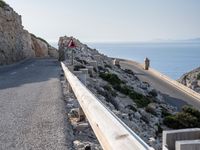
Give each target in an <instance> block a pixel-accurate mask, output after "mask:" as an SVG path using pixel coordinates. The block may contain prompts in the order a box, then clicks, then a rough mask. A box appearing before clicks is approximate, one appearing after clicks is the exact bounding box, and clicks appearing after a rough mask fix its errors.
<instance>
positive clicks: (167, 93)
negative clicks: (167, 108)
mask: <svg viewBox="0 0 200 150" xmlns="http://www.w3.org/2000/svg"><path fill="white" fill-rule="evenodd" d="M120 65H121V67H122V68H123V69H125V68H126V69H131V70H132V71H133V72H134V73H135V74H136V75H137V77H138V78H139V79H140V80H141V81H144V82H148V83H149V84H150V85H151V86H152V87H153V88H154V89H156V90H158V91H160V92H161V93H162V95H163V97H164V100H165V101H166V102H167V103H169V104H171V105H173V106H176V107H177V108H178V110H180V109H181V107H182V106H184V105H186V104H190V105H193V106H194V107H196V108H198V109H200V102H198V101H197V100H196V99H195V98H193V97H192V96H190V95H188V94H186V93H184V92H182V91H181V90H179V89H177V88H176V87H174V86H172V85H171V84H169V83H168V82H167V81H165V80H162V79H160V78H158V77H157V76H155V75H154V74H152V73H151V72H148V71H146V70H144V69H143V68H142V67H141V66H139V65H138V64H137V63H135V62H132V61H125V60H122V61H120Z"/></svg>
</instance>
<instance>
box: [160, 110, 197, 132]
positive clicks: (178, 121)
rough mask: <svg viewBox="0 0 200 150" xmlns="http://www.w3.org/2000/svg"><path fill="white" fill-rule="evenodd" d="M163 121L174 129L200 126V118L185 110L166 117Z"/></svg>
mask: <svg viewBox="0 0 200 150" xmlns="http://www.w3.org/2000/svg"><path fill="white" fill-rule="evenodd" d="M163 123H164V124H165V125H167V126H168V127H170V128H173V129H182V128H194V127H199V122H198V119H197V118H196V117H194V116H192V115H191V114H189V113H184V112H180V113H177V114H176V115H170V116H167V117H165V119H164V120H163Z"/></svg>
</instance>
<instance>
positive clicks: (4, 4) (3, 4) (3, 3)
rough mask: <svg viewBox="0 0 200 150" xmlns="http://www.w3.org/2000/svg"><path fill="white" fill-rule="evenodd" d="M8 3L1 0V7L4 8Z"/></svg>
mask: <svg viewBox="0 0 200 150" xmlns="http://www.w3.org/2000/svg"><path fill="white" fill-rule="evenodd" d="M6 5H7V4H6V3H5V2H4V1H3V0H0V7H1V8H3V7H5V6H6Z"/></svg>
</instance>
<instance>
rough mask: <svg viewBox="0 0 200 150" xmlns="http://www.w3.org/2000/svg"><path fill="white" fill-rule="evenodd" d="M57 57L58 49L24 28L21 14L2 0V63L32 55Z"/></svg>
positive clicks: (0, 10) (0, 55) (12, 61)
mask: <svg viewBox="0 0 200 150" xmlns="http://www.w3.org/2000/svg"><path fill="white" fill-rule="evenodd" d="M35 56H36V57H47V56H53V57H57V56H58V54H57V50H56V49H55V48H53V47H51V46H50V45H49V44H48V43H46V42H44V41H43V40H41V39H39V38H37V37H35V36H33V35H31V34H30V33H29V32H28V31H26V30H24V27H23V26H22V21H21V16H20V15H18V14H17V13H16V12H15V11H14V10H13V9H12V8H11V7H10V6H9V5H7V4H6V3H5V2H3V1H2V0H0V65H5V64H11V63H14V62H17V61H19V60H22V59H24V58H31V57H35Z"/></svg>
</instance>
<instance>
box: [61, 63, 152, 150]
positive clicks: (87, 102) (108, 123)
mask: <svg viewBox="0 0 200 150" xmlns="http://www.w3.org/2000/svg"><path fill="white" fill-rule="evenodd" d="M61 66H62V68H63V71H64V74H65V77H66V79H67V80H68V82H69V84H70V86H71V88H72V90H73V92H74V94H75V96H76V97H77V99H78V101H79V104H80V106H81V108H82V109H83V111H84V113H85V115H86V117H87V119H88V121H89V123H90V125H91V127H92V129H93V131H94V133H95V135H96V137H97V139H98V140H99V142H100V144H101V146H102V148H103V149H104V150H154V149H153V148H152V147H150V146H148V145H147V144H146V143H145V142H144V141H143V140H142V139H141V138H140V137H139V136H138V135H137V134H136V133H134V132H133V131H132V130H131V129H130V128H129V127H128V126H127V125H125V124H124V123H123V122H122V121H121V120H120V119H119V118H118V117H117V116H116V115H115V114H114V113H112V112H111V111H110V110H109V109H108V108H107V107H106V106H105V105H104V104H103V103H102V102H101V101H100V100H99V99H98V98H97V97H95V96H94V94H93V93H91V92H90V91H89V90H88V89H87V88H86V87H85V85H83V84H82V83H81V82H80V81H79V79H78V78H77V77H76V76H75V75H74V74H73V73H71V72H70V71H69V69H68V68H67V67H66V66H65V64H64V63H62V62H61Z"/></svg>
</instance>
